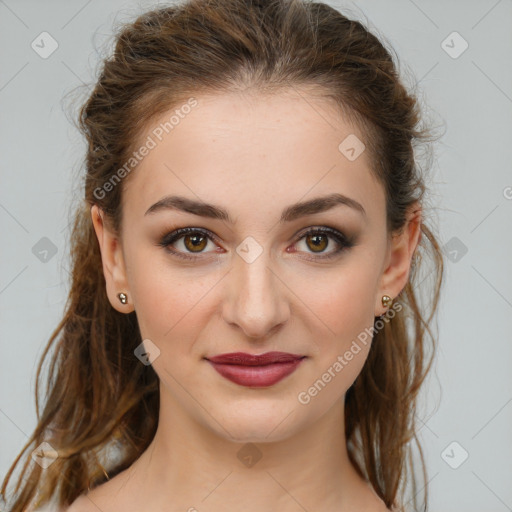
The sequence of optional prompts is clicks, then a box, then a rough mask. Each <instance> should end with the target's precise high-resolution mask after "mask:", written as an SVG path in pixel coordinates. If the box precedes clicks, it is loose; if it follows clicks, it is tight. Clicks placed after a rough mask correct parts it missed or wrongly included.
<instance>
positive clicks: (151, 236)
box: [70, 89, 421, 512]
mask: <svg viewBox="0 0 512 512" xmlns="http://www.w3.org/2000/svg"><path fill="white" fill-rule="evenodd" d="M306 99H307V101H306ZM197 100H198V106H197V107H196V108H194V109H192V111H191V112H190V113H189V114H188V115H187V116H185V117H184V119H182V120H181V121H180V123H179V125H178V126H176V127H175V128H174V129H173V130H172V131H171V132H170V133H169V134H168V135H167V136H165V137H164V139H163V140H162V141H161V142H159V143H158V145H157V146H156V147H155V148H154V149H152V150H151V151H150V152H149V154H148V155H147V156H146V157H145V158H144V159H143V160H142V162H141V163H140V164H139V166H138V168H137V169H136V170H135V171H134V172H133V173H132V174H131V175H130V176H129V177H128V178H125V182H123V229H122V232H121V236H120V237H117V236H116V235H115V234H114V233H113V232H112V230H111V229H110V227H109V224H108V223H107V222H106V219H105V217H104V216H103V215H102V212H101V211H100V210H98V208H97V207H96V206H94V207H93V208H92V209H91V217H92V221H93V224H94V229H95V231H96V234H97V237H98V241H99V244H100V247H101V253H102V260H103V270H104V274H105V278H106V286H107V293H108V297H109V300H110V302H111V304H112V306H113V307H114V308H115V309H116V310H118V311H120V312H122V313H129V312H131V311H133V310H135V311H136V314H137V318H138V322H139V325H140V329H141V333H142V336H143V339H150V340H151V341H152V343H154V344H155V345H156V346H157V347H158V348H159V350H160V355H159V356H158V357H157V358H156V359H155V360H154V361H153V363H152V364H153V367H154V369H155V371H156V373H157V374H158V376H159V378H160V384H161V385H160V404H161V405H160V413H159V426H158V430H157V433H156V436H155V438H154V439H153V441H152V443H151V445H150V446H149V448H148V449H147V450H146V451H145V452H144V453H143V454H142V455H141V457H140V458H139V459H138V460H137V461H136V462H135V463H134V464H133V465H132V466H131V467H130V468H128V469H127V470H125V471H123V472H122V473H120V474H119V475H118V476H116V477H114V478H113V479H111V480H110V481H108V482H106V483H105V484H103V485H101V486H99V487H98V488H96V489H94V490H91V491H90V492H89V493H88V495H86V496H82V497H80V498H79V499H78V500H76V501H75V503H74V504H73V506H72V507H71V509H70V510H72V511H73V512H76V511H77V510H78V511H80V510H95V511H97V510H98V508H99V509H100V510H102V511H103V512H111V511H112V512H113V511H114V510H124V511H127V512H129V511H136V510H137V511H140V510H147V511H164V510H166V511H169V510H172V511H174V510H176V511H178V510H179V511H187V510H188V511H194V510H198V511H208V512H215V511H221V510H222V511H226V510H229V511H233V510H244V511H247V512H253V511H254V512H255V511H261V510H266V511H280V512H296V511H303V510H309V511H313V510H324V511H333V512H334V511H337V512H348V511H353V510H358V511H368V512H369V511H379V512H381V511H385V510H387V509H386V507H385V506H384V504H383V502H382V501H381V500H380V499H379V498H378V497H377V496H376V494H375V493H374V492H373V490H372V488H371V487H370V486H369V484H368V483H366V482H365V481H364V480H363V479H362V478H360V477H359V476H358V474H357V473H356V471H355V469H354V468H353V466H352V465H351V464H350V462H349V459H348V455H347V450H346V443H345V434H344V408H343V404H344V398H345V393H346V391H347V389H348V388H349V387H350V386H351V384H352V383H353V382H354V380H355V379H356V377H357V376H358V374H359V373H360V371H361V369H362V367H363V365H364V363H365V361H366V358H367V355H368V352H369V350H370V346H371V340H370V341H369V342H368V343H367V344H366V345H364V344H361V343H360V346H361V350H360V352H358V354H357V355H355V356H354V357H353V359H352V360H351V361H350V362H348V364H347V365H346V366H345V367H344V368H343V370H342V371H340V372H339V373H337V374H336V376H335V377H334V378H332V380H331V381H330V382H329V383H328V384H327V385H326V386H325V387H324V388H323V389H322V390H321V391H320V392H319V393H318V394H317V395H316V396H314V397H312V398H311V400H310V402H309V403H308V404H301V403H300V402H299V400H298V398H297V397H298V395H299V393H300V392H303V391H307V390H308V388H309V387H310V386H311V385H312V384H313V383H314V382H315V381H317V380H318V379H319V378H320V377H321V376H322V374H323V373H324V372H325V371H326V370H327V369H328V368H329V367H332V365H333V363H334V362H335V361H336V360H337V358H338V356H339V355H343V354H344V353H345V352H346V351H347V350H348V349H349V348H350V346H351V343H352V342H353V340H356V339H357V336H358V334H360V333H361V332H363V331H364V330H365V328H370V327H371V326H373V322H374V317H375V316H379V315H382V314H384V313H385V312H386V308H385V307H384V306H383V305H382V303H381V298H382V296H383V295H389V296H390V297H392V298H395V297H396V296H397V295H398V294H399V293H400V291H401V290H402V289H403V287H404V286H405V285H406V283H407V279H408V276H409V271H410V264H411V258H412V255H413V252H414V250H415V248H416V246H417V244H418V241H419V238H420V222H421V210H420V207H419V205H415V208H414V209H412V210H411V213H410V221H409V222H408V224H407V225H406V228H405V229H404V231H403V233H402V234H401V235H400V236H396V237H394V238H391V237H388V233H387V232H386V223H385V195H384V189H383V188H382V185H381V184H380V183H378V182H377V181H376V180H375V179H374V177H373V175H372V174H371V172H370V161H369V154H368V152H366V151H365V152H363V153H362V154H361V155H360V156H359V157H358V158H357V159H356V160H354V161H350V160H348V159H347V158H346V157H345V156H344V155H343V154H342V153H341V152H340V151H339V150H338V145H339V144H340V142H341V141H343V140H344V139H345V138H346V137H347V136H348V135H350V134H355V135H356V136H357V137H358V138H359V139H361V140H364V134H363V133H361V132H360V131H359V129H358V128H357V127H356V126H353V125H351V124H349V123H348V122H347V121H346V120H344V119H343V118H341V117H340V115H339V114H338V113H337V112H336V110H335V109H334V108H333V105H332V104H331V103H328V102H327V100H324V99H320V98H317V97H315V96H314V95H309V96H308V95H307V91H305V90H304V89H303V90H302V92H301V94H297V89H295V90H289V91H283V92H280V93H278V94H276V95H274V96H266V97H264V96H263V95H261V94H248V93H240V92H237V93H225V94H222V95H220V94H219V95H211V96H206V95H203V96H201V97H197ZM172 111H174V109H172ZM170 115H171V114H170V113H167V114H166V115H164V116H162V117H161V118H159V119H157V120H155V122H154V123H153V124H152V125H151V127H150V128H149V129H148V131H147V132H146V133H145V134H144V136H143V137H142V139H141V140H145V138H146V136H147V134H149V133H151V129H152V128H153V127H155V126H157V125H159V123H160V122H162V121H163V120H168V119H169V117H170ZM332 192H339V193H342V194H345V195H347V196H349V197H351V198H353V199H355V200H356V201H358V202H359V203H361V204H362V205H363V207H364V209H365V211H366V216H363V215H361V214H360V213H358V211H357V210H355V209H352V208H350V207H348V206H343V205H341V206H336V207H335V208H333V209H331V210H329V211H326V212H323V213H317V214H314V215H309V216H307V217H303V218H300V219H297V220H294V221H293V222H290V223H285V224H283V225H281V224H279V223H278V220H279V218H280V215H281V211H282V210H283V209H284V208H285V207H286V206H288V205H291V204H293V203H296V202H298V201H304V200H308V199H312V198H314V197H320V196H324V195H327V194H330V193H332ZM168 194H175V195H182V196H186V197H188V198H191V199H195V200H201V201H205V202H208V203H212V204H215V205H218V206H221V207H223V208H225V209H227V210H228V211H229V213H230V215H231V216H232V217H233V218H234V219H235V220H236V222H235V224H234V225H230V224H229V223H227V222H226V221H222V220H216V219H208V218H203V217H199V216H196V215H194V214H191V213H185V212H179V211H177V210H163V211H159V212H155V213H153V214H151V215H144V213H145V212H146V210H147V209H148V208H149V207H150V206H151V205H152V204H154V203H155V202H156V201H158V200H159V199H161V198H162V197H163V196H165V195H168ZM323 226H329V227H332V228H335V229H337V230H339V231H341V232H342V233H344V234H346V235H347V236H350V235H354V236H355V237H356V242H355V245H354V246H353V247H351V248H346V249H344V250H342V252H340V253H338V255H337V256H336V257H334V258H333V259H331V260H321V259H317V261H316V262H315V261H308V260H307V258H308V257H310V258H315V257H317V258H318V256H320V255H321V254H325V253H333V251H334V250H335V249H336V247H337V243H336V240H335V239H333V238H327V239H325V238H322V239H321V242H322V243H321V247H320V249H321V248H324V251H323V252H320V253H319V252H318V250H319V249H316V250H315V245H314V243H313V242H312V241H311V239H310V240H309V242H308V238H307V237H303V238H301V239H299V238H298V237H297V235H298V234H299V235H300V234H301V233H303V232H304V231H305V230H306V229H307V228H311V227H316V228H321V227H323ZM181 227H194V228H203V229H205V230H208V231H210V232H211V233H213V234H214V235H215V236H216V237H217V239H218V240H217V241H215V240H209V239H206V241H205V242H204V243H202V244H201V246H200V248H199V249H197V250H196V251H199V252H195V253H194V252H193V251H194V249H193V245H192V243H190V242H189V243H188V244H186V243H185V239H184V238H181V239H180V240H177V241H176V242H174V243H173V248H174V249H175V250H177V251H181V252H185V253H188V254H192V255H194V254H195V256H196V258H197V259H196V260H195V262H188V261H186V260H181V259H180V258H178V257H174V256H172V255H170V254H169V253H168V252H166V250H165V249H164V248H163V247H161V246H158V245H157V244H158V242H159V241H160V240H161V238H162V236H163V235H164V234H166V233H168V232H171V231H172V230H174V229H176V228H181ZM249 236H250V237H253V238H254V239H255V240H256V241H257V243H258V244H259V245H260V246H261V248H262V249H263V252H262V253H261V254H260V255H259V257H258V258H256V259H255V260H254V261H253V262H251V263H248V262H247V261H245V260H244V259H243V258H241V257H239V256H238V254H237V252H236V249H237V247H238V246H240V244H241V243H242V242H243V241H244V240H245V239H246V238H247V237H249ZM327 241H328V245H327ZM290 248H291V249H294V250H295V252H290ZM287 249H288V250H287ZM201 250H202V252H201ZM121 291H123V292H125V293H126V294H127V295H128V300H129V302H128V304H126V305H123V304H121V302H120V301H119V299H118V298H117V293H119V292H121ZM273 350H278V351H284V352H292V353H295V354H302V355H306V356H307V358H306V359H305V360H303V361H302V363H301V365H300V366H299V367H298V368H297V370H296V371H295V372H294V373H292V374H291V375H289V376H287V377H286V378H285V379H283V380H281V381H280V382H278V383H277V384H274V385H273V386H270V387H266V388H248V387H245V386H241V385H238V384H235V383H233V382H231V381H228V380H227V379H225V378H224V377H222V376H221V375H220V374H218V373H217V372H216V371H215V370H214V369H213V368H212V366H211V365H210V363H208V361H206V360H205V359H204V358H205V357H208V356H213V355H217V354H221V353H226V352H234V351H242V352H249V353H253V354H261V353H264V352H268V351H273ZM247 443H252V444H253V445H254V446H255V447H256V448H257V450H259V453H260V454H261V458H260V459H259V460H258V461H257V463H255V464H254V465H252V466H251V467H246V466H245V465H244V464H242V463H241V461H240V459H239V458H238V456H237V454H238V452H239V450H240V449H241V448H243V447H244V446H245V447H246V449H249V450H255V449H254V446H253V447H252V448H251V446H252V445H249V446H246V445H247Z"/></svg>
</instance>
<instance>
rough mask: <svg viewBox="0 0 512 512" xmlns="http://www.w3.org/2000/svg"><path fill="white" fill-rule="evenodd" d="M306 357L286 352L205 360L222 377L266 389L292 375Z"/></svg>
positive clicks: (217, 357) (233, 353) (234, 353)
mask: <svg viewBox="0 0 512 512" xmlns="http://www.w3.org/2000/svg"><path fill="white" fill-rule="evenodd" d="M305 358H306V356H303V355H298V354H290V353H287V352H266V353H265V354H259V355H255V354H247V353H245V352H232V353H229V354H221V355H218V356H214V357H209V358H206V360H207V361H208V362H209V363H210V364H211V365H212V366H213V368H214V369H215V370H216V371H217V372H218V373H219V374H220V375H222V377H224V378H226V379H228V380H230V381H231V382H234V383H235V384H239V385H241V386H247V387H268V386H272V385H274V384H276V383H277V382H279V381H281V380H282V379H284V378H285V377H287V376H288V375H290V374H291V373H293V372H294V371H295V370H296V369H297V367H298V366H299V365H300V363H301V362H302V360H303V359H305Z"/></svg>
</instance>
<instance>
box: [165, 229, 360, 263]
mask: <svg viewBox="0 0 512 512" xmlns="http://www.w3.org/2000/svg"><path fill="white" fill-rule="evenodd" d="M190 234H199V235H203V236H205V237H207V238H208V239H209V240H211V241H212V242H217V237H216V236H214V235H213V234H212V233H210V232H209V231H206V230H204V229H201V228H180V229H176V230H175V231H172V232H170V233H168V234H166V235H165V236H164V237H163V238H162V239H161V241H160V242H158V245H159V246H161V247H163V248H164V249H165V250H166V251H167V252H169V253H171V254H172V255H173V256H177V257H178V258H182V259H185V260H192V261H193V260H197V259H198V258H200V257H201V256H200V254H202V253H197V256H190V255H189V254H190V253H183V252H181V251H176V250H174V249H169V247H168V246H169V245H171V244H172V243H174V242H176V241H178V240H180V239H181V238H183V237H184V236H186V235H190ZM312 234H314V235H318V234H320V235H328V236H330V237H331V238H332V239H334V240H335V241H336V243H337V244H338V248H337V249H336V250H335V251H333V252H332V253H330V254H328V255H327V256H314V257H313V258H305V259H306V260H309V261H318V260H331V259H333V258H335V257H336V256H338V255H339V253H341V252H342V251H345V250H347V249H350V248H352V247H353V246H354V245H355V241H354V237H346V236H345V235H344V234H343V233H341V232H340V231H338V230H337V229H333V228H329V227H322V228H312V229H309V230H308V231H306V232H304V233H302V234H300V235H299V236H298V238H297V239H296V240H295V242H294V244H296V243H297V242H300V241H301V240H302V239H303V238H305V237H306V236H308V235H312Z"/></svg>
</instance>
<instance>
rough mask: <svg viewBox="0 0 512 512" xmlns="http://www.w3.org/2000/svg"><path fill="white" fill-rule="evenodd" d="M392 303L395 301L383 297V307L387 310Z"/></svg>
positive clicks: (385, 296) (388, 297)
mask: <svg viewBox="0 0 512 512" xmlns="http://www.w3.org/2000/svg"><path fill="white" fill-rule="evenodd" d="M391 302H393V299H392V298H391V297H390V296H389V295H383V296H382V305H383V306H384V307H385V308H387V307H388V306H389V305H391Z"/></svg>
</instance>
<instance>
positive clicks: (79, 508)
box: [61, 494, 98, 512]
mask: <svg viewBox="0 0 512 512" xmlns="http://www.w3.org/2000/svg"><path fill="white" fill-rule="evenodd" d="M61 512H98V508H97V507H96V505H95V504H94V503H93V502H92V501H91V500H90V499H88V498H87V497H86V496H85V495H84V494H82V495H81V496H79V497H78V498H77V499H76V500H75V501H74V502H73V503H71V505H70V506H69V507H68V508H66V509H64V510H62V511H61Z"/></svg>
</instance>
